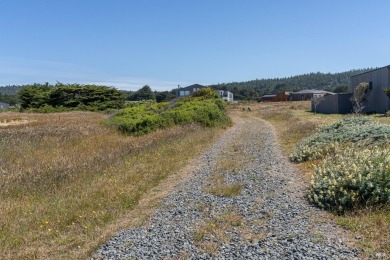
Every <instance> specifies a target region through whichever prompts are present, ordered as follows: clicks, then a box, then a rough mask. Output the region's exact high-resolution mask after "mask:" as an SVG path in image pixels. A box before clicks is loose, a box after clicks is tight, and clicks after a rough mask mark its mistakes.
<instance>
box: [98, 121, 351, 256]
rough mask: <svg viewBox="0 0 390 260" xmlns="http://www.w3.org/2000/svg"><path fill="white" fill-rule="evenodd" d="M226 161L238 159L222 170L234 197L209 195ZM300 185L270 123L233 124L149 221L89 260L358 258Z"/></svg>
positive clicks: (301, 182)
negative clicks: (236, 191) (237, 187)
mask: <svg viewBox="0 0 390 260" xmlns="http://www.w3.org/2000/svg"><path fill="white" fill-rule="evenodd" d="M230 140H236V141H235V142H232V143H230ZM237 142H239V144H238V143H237ZM233 145H234V146H235V147H232V146H233ZM238 148H239V149H238ZM229 158H230V160H231V161H232V162H234V163H237V165H241V164H242V162H243V160H244V161H245V166H244V167H241V169H240V170H236V169H232V170H231V171H230V170H229V169H228V170H227V171H226V172H223V176H224V179H225V182H226V183H227V184H239V185H242V189H241V192H240V194H239V195H238V196H233V197H223V196H215V195H211V194H210V193H209V192H208V188H209V187H210V180H211V179H210V175H212V173H213V171H215V169H216V167H217V166H218V165H219V164H220V163H221V162H226V159H229ZM248 158H249V160H248ZM223 159H225V160H223ZM222 168H223V167H222ZM305 187H306V185H305V184H304V179H302V176H301V174H299V172H298V171H297V169H296V168H295V167H294V165H291V164H290V163H289V162H288V161H287V159H286V158H285V157H284V156H283V155H282V154H281V152H280V150H279V148H278V147H277V142H276V140H275V134H274V131H273V128H272V126H271V125H270V124H268V123H267V122H265V121H263V120H260V119H254V118H252V119H248V118H247V119H246V118H245V117H244V118H241V119H237V120H236V124H235V126H234V127H232V128H231V129H229V130H227V131H226V133H225V134H224V135H223V136H222V137H221V138H220V139H219V140H218V141H217V142H216V143H215V144H214V145H213V146H212V147H211V148H210V149H209V150H208V151H207V152H206V153H204V154H203V155H202V157H201V159H200V165H199V167H197V168H196V169H195V170H194V171H193V172H192V174H191V178H189V179H187V180H186V181H184V182H182V183H181V184H180V185H178V187H176V189H175V192H174V193H173V194H171V195H169V196H167V197H166V198H165V199H163V200H162V202H161V205H160V207H159V208H158V209H156V211H155V213H154V214H153V215H152V217H151V219H150V221H149V224H147V225H146V226H144V227H140V228H135V229H129V230H123V231H120V232H118V233H117V235H116V236H115V237H113V238H112V239H110V240H109V241H107V242H106V243H105V244H104V245H102V246H101V247H100V248H99V249H98V251H97V252H96V258H103V259H357V258H358V251H357V250H356V249H353V248H349V247H348V246H347V245H346V242H343V240H342V239H341V237H343V234H342V232H343V231H342V230H339V229H338V228H337V227H336V226H335V225H334V224H332V223H330V222H329V221H328V220H327V219H326V218H325V217H324V214H325V213H324V212H321V211H319V210H317V209H316V208H314V207H312V206H310V205H308V204H307V202H306V200H305V199H304V195H305Z"/></svg>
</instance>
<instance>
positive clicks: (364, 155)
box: [309, 147, 390, 213]
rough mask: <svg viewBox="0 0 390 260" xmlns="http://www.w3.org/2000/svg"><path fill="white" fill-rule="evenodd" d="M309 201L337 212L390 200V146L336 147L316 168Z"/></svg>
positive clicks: (384, 202)
mask: <svg viewBox="0 0 390 260" xmlns="http://www.w3.org/2000/svg"><path fill="white" fill-rule="evenodd" d="M309 200H310V201H311V202H313V203H314V204H316V205H318V206H319V207H321V208H324V209H329V210H331V211H334V212H337V213H343V212H344V211H346V210H352V209H356V208H359V207H362V206H374V205H381V204H386V203H389V202H390V148H379V147H374V148H373V149H354V148H353V147H350V148H347V149H345V148H344V149H337V153H336V154H334V155H333V156H329V157H327V158H326V159H324V161H323V162H322V163H321V164H320V165H319V166H316V167H315V170H314V175H313V178H312V181H311V190H310V194H309Z"/></svg>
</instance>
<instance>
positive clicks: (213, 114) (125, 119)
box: [106, 88, 231, 135]
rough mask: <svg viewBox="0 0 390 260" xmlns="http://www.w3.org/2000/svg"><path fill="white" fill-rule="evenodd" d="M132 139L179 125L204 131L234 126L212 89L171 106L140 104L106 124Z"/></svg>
mask: <svg viewBox="0 0 390 260" xmlns="http://www.w3.org/2000/svg"><path fill="white" fill-rule="evenodd" d="M106 123H107V124H108V125H112V126H114V127H116V128H118V129H119V130H120V131H122V132H123V133H126V134H130V135H142V134H146V133H149V132H152V131H155V130H157V129H162V128H166V127H169V126H172V125H178V124H191V123H195V124H200V125H202V126H205V127H214V126H221V127H225V126H228V125H230V124H231V121H230V119H229V117H228V116H227V114H226V111H225V103H224V101H223V100H222V99H220V98H219V97H218V95H217V94H216V93H215V92H214V91H213V90H211V89H209V88H204V89H201V90H198V91H196V92H194V93H193V94H192V95H190V96H189V97H185V98H182V99H180V100H178V101H175V102H172V103H168V102H165V103H154V102H147V103H139V104H137V105H132V106H131V107H128V108H125V109H124V110H123V111H122V112H119V113H117V114H116V115H114V116H113V117H112V118H111V119H109V120H108V121H107V122H106Z"/></svg>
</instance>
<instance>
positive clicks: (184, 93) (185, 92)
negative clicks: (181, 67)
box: [179, 90, 190, 97]
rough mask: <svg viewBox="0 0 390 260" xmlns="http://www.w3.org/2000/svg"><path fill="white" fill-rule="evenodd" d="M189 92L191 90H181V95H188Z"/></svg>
mask: <svg viewBox="0 0 390 260" xmlns="http://www.w3.org/2000/svg"><path fill="white" fill-rule="evenodd" d="M189 94H190V91H189V90H180V93H179V96H180V97H184V96H188V95H189Z"/></svg>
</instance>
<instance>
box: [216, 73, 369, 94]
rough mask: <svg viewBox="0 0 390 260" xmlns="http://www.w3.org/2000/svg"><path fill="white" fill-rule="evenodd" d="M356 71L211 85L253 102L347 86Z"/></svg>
mask: <svg viewBox="0 0 390 260" xmlns="http://www.w3.org/2000/svg"><path fill="white" fill-rule="evenodd" d="M368 70H371V68H367V69H358V70H350V71H346V72H340V73H321V72H317V73H309V74H303V75H297V76H292V77H286V78H274V79H256V80H250V81H245V82H231V83H222V84H217V85H211V86H210V87H212V88H213V89H223V90H229V91H231V92H233V94H234V98H235V99H242V100H248V99H249V100H251V99H252V100H253V99H257V98H259V97H261V96H262V95H264V94H275V93H278V92H280V91H299V90H302V89H326V90H329V91H332V90H333V89H334V88H336V87H337V86H342V85H349V84H350V77H351V76H352V75H355V74H359V73H362V72H364V71H368Z"/></svg>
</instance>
